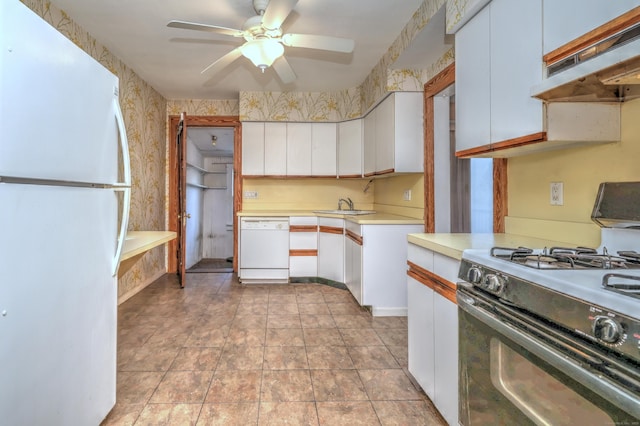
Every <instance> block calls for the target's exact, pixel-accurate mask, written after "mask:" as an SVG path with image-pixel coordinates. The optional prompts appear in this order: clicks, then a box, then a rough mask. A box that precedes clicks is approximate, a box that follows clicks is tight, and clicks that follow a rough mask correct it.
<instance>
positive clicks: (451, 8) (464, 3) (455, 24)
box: [446, 0, 491, 34]
mask: <svg viewBox="0 0 640 426" xmlns="http://www.w3.org/2000/svg"><path fill="white" fill-rule="evenodd" d="M490 1H491V0H447V24H446V29H447V33H448V34H454V33H455V32H456V31H458V30H459V29H460V28H461V27H462V26H463V25H464V24H465V23H466V22H467V21H468V20H469V19H471V18H472V17H473V15H475V14H476V13H478V12H479V11H480V9H482V8H483V7H484V6H485V5H486V4H487V3H489V2H490Z"/></svg>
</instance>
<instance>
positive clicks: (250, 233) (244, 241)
mask: <svg viewBox="0 0 640 426" xmlns="http://www.w3.org/2000/svg"><path fill="white" fill-rule="evenodd" d="M288 280H289V221H288V218H284V219H283V218H264V217H263V218H258V217H252V218H243V219H241V221H240V281H241V282H245V283H247V282H288Z"/></svg>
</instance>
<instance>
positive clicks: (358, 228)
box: [345, 221, 422, 316]
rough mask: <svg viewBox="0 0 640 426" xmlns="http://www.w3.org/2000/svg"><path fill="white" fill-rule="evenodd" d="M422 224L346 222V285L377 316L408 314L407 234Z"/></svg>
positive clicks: (417, 230) (419, 228)
mask: <svg viewBox="0 0 640 426" xmlns="http://www.w3.org/2000/svg"><path fill="white" fill-rule="evenodd" d="M421 230H422V225H404V224H403V225H359V224H355V223H352V222H349V221H346V223H345V235H346V237H345V284H346V285H347V288H349V291H351V293H352V294H353V297H355V298H356V300H357V301H358V303H360V304H361V305H363V306H370V307H371V313H372V315H373V316H396V315H397V316H404V315H406V313H407V286H406V278H405V272H406V268H405V265H406V262H407V251H406V246H407V235H408V234H411V233H416V232H421Z"/></svg>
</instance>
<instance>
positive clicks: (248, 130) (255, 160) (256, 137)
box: [242, 122, 264, 176]
mask: <svg viewBox="0 0 640 426" xmlns="http://www.w3.org/2000/svg"><path fill="white" fill-rule="evenodd" d="M242 174H243V175H247V176H262V175H264V123H251V122H246V123H242Z"/></svg>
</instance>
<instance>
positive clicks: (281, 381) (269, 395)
mask: <svg viewBox="0 0 640 426" xmlns="http://www.w3.org/2000/svg"><path fill="white" fill-rule="evenodd" d="M260 401H261V402H284V401H313V388H312V386H311V376H310V374H309V370H264V371H263V372H262V389H261V392H260Z"/></svg>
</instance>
